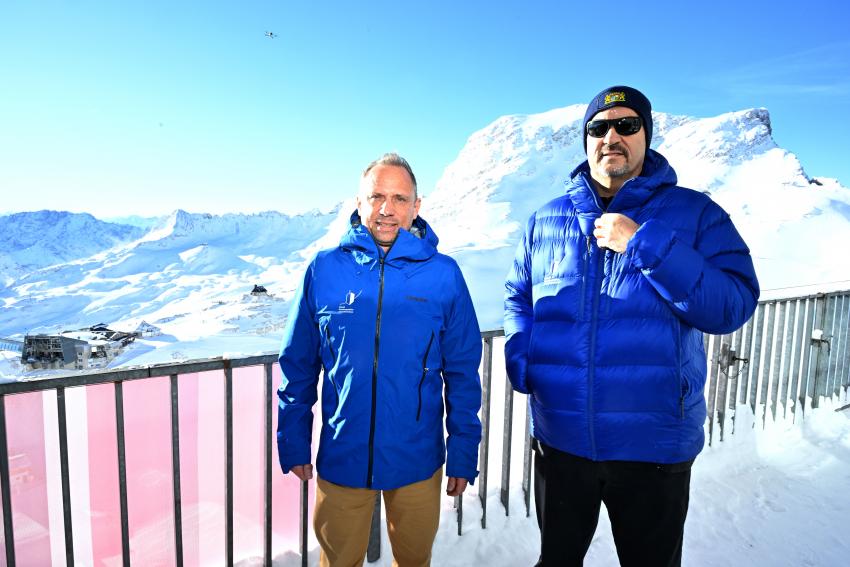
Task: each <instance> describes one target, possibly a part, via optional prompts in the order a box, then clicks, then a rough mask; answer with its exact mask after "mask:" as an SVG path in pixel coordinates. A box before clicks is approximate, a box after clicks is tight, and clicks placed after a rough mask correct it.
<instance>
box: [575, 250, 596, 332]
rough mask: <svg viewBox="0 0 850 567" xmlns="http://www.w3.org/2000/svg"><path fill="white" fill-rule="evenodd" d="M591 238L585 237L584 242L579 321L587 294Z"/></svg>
mask: <svg viewBox="0 0 850 567" xmlns="http://www.w3.org/2000/svg"><path fill="white" fill-rule="evenodd" d="M591 238H593V237H592V236H590V235H588V236H586V237H585V240H586V241H587V254H586V255H585V257H584V277H583V278H582V279H581V297H580V298H579V301H578V316H579V320H581V319H582V318H583V317H584V302H585V299H584V296H585V295H586V294H587V278H588V271H589V270H590V249H591V246H592V245H591V240H590V239H591Z"/></svg>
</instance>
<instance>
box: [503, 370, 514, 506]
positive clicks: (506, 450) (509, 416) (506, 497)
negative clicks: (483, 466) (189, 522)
mask: <svg viewBox="0 0 850 567" xmlns="http://www.w3.org/2000/svg"><path fill="white" fill-rule="evenodd" d="M513 421H514V390H513V388H512V387H511V381H510V380H507V379H505V422H504V434H503V435H502V488H501V500H502V506H504V507H505V516H509V515H510V492H511V436H512V429H513Z"/></svg>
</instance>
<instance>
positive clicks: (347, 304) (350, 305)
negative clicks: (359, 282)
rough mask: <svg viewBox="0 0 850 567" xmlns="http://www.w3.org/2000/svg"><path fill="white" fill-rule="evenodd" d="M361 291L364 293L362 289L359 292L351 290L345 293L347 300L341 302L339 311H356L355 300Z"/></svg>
mask: <svg viewBox="0 0 850 567" xmlns="http://www.w3.org/2000/svg"><path fill="white" fill-rule="evenodd" d="M361 293H363V290H362V289H361V290H360V291H358V292H357V293H354V292H353V291H351V290H349V291H348V293H346V294H345V301H343V302H342V303H340V304H339V312H340V313H354V300H355V299H357V298H358V297H360V294H361Z"/></svg>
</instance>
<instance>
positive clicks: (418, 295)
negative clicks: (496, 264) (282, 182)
mask: <svg viewBox="0 0 850 567" xmlns="http://www.w3.org/2000/svg"><path fill="white" fill-rule="evenodd" d="M419 205H420V199H419V198H418V196H417V191H416V178H415V177H414V175H413V171H412V170H411V168H410V165H409V164H408V163H407V161H406V160H404V159H403V158H402V157H400V156H398V155H397V154H385V155H384V156H382V157H381V158H379V159H378V160H375V161H374V162H372V163H371V164H369V166H368V167H367V168H366V170H365V171H364V172H363V175H362V177H361V180H360V190H359V193H358V196H357V211H356V212H355V213H354V214H353V215H352V216H351V228H350V229H349V230H348V232H347V233H346V234H345V235H344V236H343V237H342V240H341V242H340V244H339V246H338V247H337V248H333V249H329V250H324V251H322V252H319V254H318V255H317V256H316V257H315V258H314V259H313V261H312V262H311V263H310V265H309V266H308V268H307V271H306V274H305V276H304V279H303V282H302V284H301V286H300V287H299V290H298V292H297V294H296V296H295V298H294V299H293V306H292V311H291V313H290V316H289V320H288V321H287V328H286V333H285V336H284V339H283V346H282V347H281V351H280V367H281V369H282V370H283V382H282V385H281V387H280V389H279V391H278V396H279V398H280V403H279V417H278V432H277V438H278V452H279V457H280V464H281V467H282V469H283V472H284V473H288V472H289V471H292V472H293V473H294V474H295V475H296V476H297V477H298V478H300V479H302V480H306V479H309V478H312V476H313V468H312V465H311V464H310V461H311V459H310V446H311V431H312V422H313V414H312V407H313V404H314V403H315V402H316V400H317V385H318V378H319V373H320V371H321V372H322V373H323V375H324V380H323V382H322V430H321V438H320V441H319V452H318V457H317V459H316V466H317V469H318V479H317V488H316V505H315V510H314V513H313V527H314V529H315V531H316V537H317V538H318V540H319V544H320V545H321V548H322V554H321V565H331V566H334V567H336V566H340V567H349V566H352V565H361V564H362V563H363V558H364V556H365V554H366V548H367V544H368V539H369V526H370V521H371V518H372V510H373V508H374V502H375V495H376V493H377V491H379V490H380V491H383V496H384V501H385V505H386V513H387V531H388V533H389V538H390V543H391V544H392V549H393V556H394V558H395V563H394V565H395V564H397V565H401V566H403V567H414V566H425V565H429V564H430V558H431V547H432V545H433V542H434V537H435V536H436V533H437V526H438V524H439V517H440V485H441V482H442V467H443V463H446V476H447V477H448V481H447V488H446V492H447V494H449V495H450V496H458V495H460V494H462V493H463V491H464V490H465V489H466V486H467V483H472V482H473V480H474V479H475V477H476V476H477V474H478V470H477V462H478V444H479V442H480V441H481V423H480V421H479V419H478V410H479V408H480V405H481V383H480V381H479V378H478V364H479V362H480V359H481V335H480V331H479V328H478V322H477V319H476V316H475V311H474V309H473V306H472V300H471V299H470V296H469V291H468V290H467V287H466V283H465V281H464V279H463V275H462V274H461V271H460V268H459V267H458V265H457V264H456V263H455V261H454V260H452V259H451V258H449V257H448V256H445V255H443V254H440V253H438V252H437V236H436V235H435V234H434V232H433V231H432V230H431V227H430V226H428V224H427V223H426V222H425V221H424V220H423V219H422V218H420V217H418V216H417V215H418V212H419ZM444 394H445V409H446V420H445V429H446V431H447V432H448V439H447V440H444V437H443V395H444ZM447 449H448V459H447V458H446V452H447Z"/></svg>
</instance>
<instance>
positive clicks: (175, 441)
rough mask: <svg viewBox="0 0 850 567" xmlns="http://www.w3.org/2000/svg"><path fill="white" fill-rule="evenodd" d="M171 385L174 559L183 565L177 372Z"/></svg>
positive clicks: (171, 380) (179, 566)
mask: <svg viewBox="0 0 850 567" xmlns="http://www.w3.org/2000/svg"><path fill="white" fill-rule="evenodd" d="M169 381H170V386H171V490H172V494H173V499H174V561H175V563H176V565H177V567H183V490H182V488H181V485H180V398H179V392H178V386H177V374H172V375H171V376H170V377H169Z"/></svg>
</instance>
